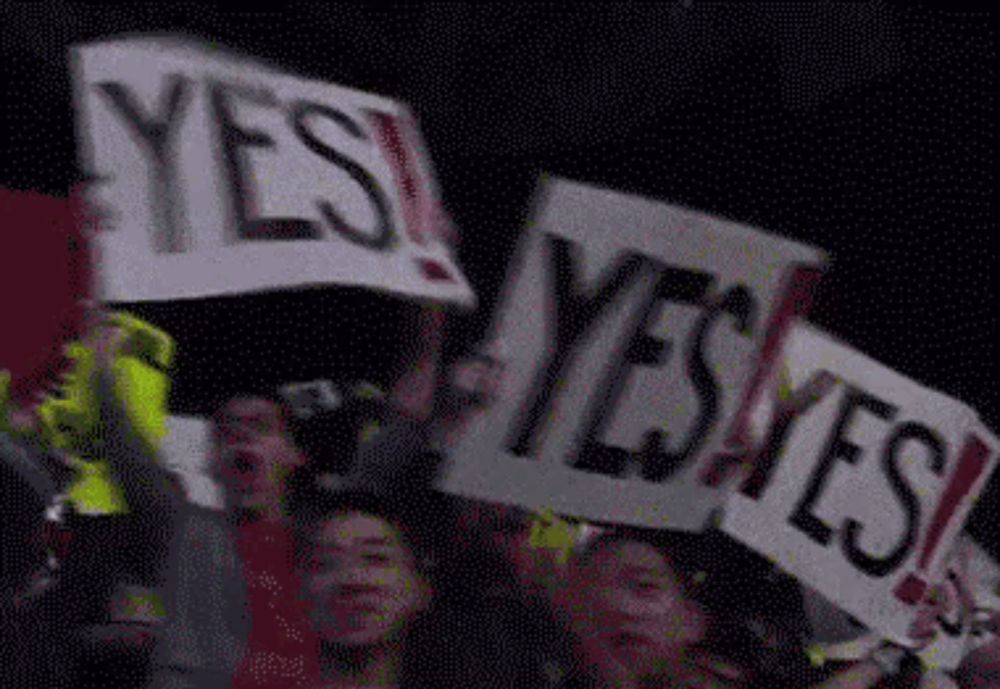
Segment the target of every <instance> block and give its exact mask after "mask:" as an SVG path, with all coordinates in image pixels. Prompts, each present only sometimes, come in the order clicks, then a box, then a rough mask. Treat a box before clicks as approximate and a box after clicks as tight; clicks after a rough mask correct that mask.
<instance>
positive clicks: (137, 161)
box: [73, 38, 474, 305]
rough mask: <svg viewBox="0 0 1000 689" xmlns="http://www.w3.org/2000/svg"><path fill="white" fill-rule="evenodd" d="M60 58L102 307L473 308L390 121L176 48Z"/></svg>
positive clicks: (267, 72)
mask: <svg viewBox="0 0 1000 689" xmlns="http://www.w3.org/2000/svg"><path fill="white" fill-rule="evenodd" d="M73 57H74V72H75V75H74V81H75V89H76V106H77V113H78V130H79V139H80V162H81V166H82V168H83V169H84V170H85V171H86V172H87V173H88V175H89V176H90V178H91V179H92V180H93V183H92V184H91V185H90V190H89V201H90V202H91V203H92V205H93V207H94V208H96V209H97V210H98V212H99V213H101V214H102V215H103V219H102V221H101V228H102V230H101V231H100V232H99V233H98V236H97V246H98V250H99V255H100V258H101V260H102V264H101V268H102V273H101V274H102V279H103V281H104V282H103V285H102V286H101V287H102V294H101V298H102V299H104V300H106V301H127V302H133V301H157V300H169V299H185V298H194V297H205V296H213V295H224V294H236V293H242V292H248V291H256V290H266V289H277V288H288V287H303V286H309V285H330V284H342V285H352V286H362V287H370V288H374V289H381V290H387V291H391V292H396V293H403V294H407V295H412V296H419V297H427V298H431V299H436V300H446V301H452V302H459V303H462V304H466V305H468V304H472V303H473V301H474V295H473V294H472V291H471V289H470V287H469V284H468V282H467V281H466V279H465V277H464V276H463V275H462V272H461V271H460V269H459V267H458V265H457V264H456V263H455V261H454V259H453V257H452V255H451V251H450V248H449V246H448V244H447V243H446V242H445V241H444V240H443V239H442V236H441V235H442V232H443V231H442V229H441V228H438V227H436V226H434V224H435V223H437V222H438V221H439V220H441V214H440V212H439V211H440V208H439V200H438V198H437V194H436V188H435V183H434V179H433V174H432V172H431V166H430V162H429V161H428V160H427V159H426V155H425V153H424V148H423V144H422V142H421V140H420V137H419V134H418V132H417V130H416V127H415V125H414V123H413V119H412V117H411V116H410V115H409V113H408V112H407V110H406V108H404V107H403V106H402V105H400V104H398V103H395V102H393V101H391V100H388V99H386V98H382V97H379V96H374V95H371V94H368V93H362V92H360V91H355V90H352V89H348V88H344V87H341V86H336V85H334V84H327V83H322V82H317V81H309V80H305V79H300V78H296V77H292V76H287V75H285V74H282V73H280V72H278V71H276V70H274V69H271V68H269V67H265V66H261V65H259V64H256V63H254V62H251V61H249V60H247V59H244V58H239V57H234V56H232V55H229V54H226V53H223V52H221V51H218V50H213V49H211V48H208V47H202V46H199V45H198V44H195V43H190V42H181V41H178V40H174V39H166V38H130V39H123V40H115V41H110V42H104V43H96V44H92V45H85V46H81V47H78V48H75V49H74V52H73ZM445 231H446V230H445Z"/></svg>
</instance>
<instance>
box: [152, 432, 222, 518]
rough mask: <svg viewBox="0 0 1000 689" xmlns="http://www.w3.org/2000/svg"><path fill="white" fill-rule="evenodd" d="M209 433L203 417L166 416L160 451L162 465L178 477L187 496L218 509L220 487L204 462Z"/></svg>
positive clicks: (202, 504)
mask: <svg viewBox="0 0 1000 689" xmlns="http://www.w3.org/2000/svg"><path fill="white" fill-rule="evenodd" d="M209 433H210V428H209V422H208V421H207V420H205V419H201V418H198V417H191V416H169V417H167V435H166V437H165V438H164V439H163V446H162V448H161V452H162V456H163V463H164V466H166V468H167V469H169V470H170V471H172V472H174V473H176V474H177V475H178V476H179V477H180V479H181V482H182V483H183V485H184V490H185V492H186V494H187V498H188V500H190V501H191V502H193V503H195V504H197V505H201V506H203V507H211V508H215V509H222V507H223V503H224V500H223V496H222V488H221V487H220V486H219V485H218V484H217V483H216V482H215V480H214V479H213V478H212V471H211V467H209V466H208V450H209Z"/></svg>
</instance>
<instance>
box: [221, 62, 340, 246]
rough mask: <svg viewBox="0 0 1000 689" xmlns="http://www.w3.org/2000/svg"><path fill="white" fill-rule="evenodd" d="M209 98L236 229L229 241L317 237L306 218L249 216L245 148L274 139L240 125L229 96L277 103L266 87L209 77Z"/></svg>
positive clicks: (263, 104)
mask: <svg viewBox="0 0 1000 689" xmlns="http://www.w3.org/2000/svg"><path fill="white" fill-rule="evenodd" d="M208 90H209V102H210V104H211V107H212V113H213V117H214V119H215V123H216V126H217V129H218V133H219V140H220V143H221V146H222V160H223V164H224V167H225V172H226V182H227V183H228V185H229V192H230V198H231V206H230V208H231V212H232V218H233V223H232V224H231V225H230V227H233V228H235V233H234V234H233V233H231V234H230V238H231V240H232V241H246V240H250V241H254V240H269V239H270V240H293V239H319V238H320V233H319V229H318V228H317V227H316V225H315V224H314V223H313V222H311V221H309V220H307V219H305V218H277V217H251V211H250V207H251V204H252V203H253V182H252V178H251V174H250V161H249V160H247V156H246V154H245V153H244V152H243V149H245V148H272V147H273V146H274V139H272V138H271V137H270V136H269V135H268V134H267V133H265V132H261V131H258V130H248V129H241V128H240V127H239V125H237V123H236V119H235V118H234V116H233V108H232V103H231V99H232V96H233V95H238V96H240V97H241V98H243V99H244V100H246V101H249V102H251V103H253V104H254V105H257V106H260V107H271V108H274V107H277V106H278V103H277V101H276V100H275V98H274V96H273V95H272V94H271V93H270V92H269V91H266V90H257V91H253V90H250V89H247V88H242V87H237V86H234V85H231V84H222V83H220V82H217V81H210V82H209V85H208Z"/></svg>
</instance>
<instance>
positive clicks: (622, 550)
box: [557, 529, 708, 689]
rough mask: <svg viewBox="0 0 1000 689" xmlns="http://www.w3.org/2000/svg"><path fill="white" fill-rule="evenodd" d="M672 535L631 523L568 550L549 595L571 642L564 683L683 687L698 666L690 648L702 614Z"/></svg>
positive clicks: (598, 688)
mask: <svg viewBox="0 0 1000 689" xmlns="http://www.w3.org/2000/svg"><path fill="white" fill-rule="evenodd" d="M672 536H673V535H662V536H661V535H659V534H658V535H657V538H658V539H659V540H661V541H667V540H677V544H676V545H677V547H675V546H674V544H671V545H670V546H669V547H664V546H665V543H656V541H655V540H653V539H652V538H651V537H650V536H649V535H646V534H641V533H640V532H638V531H634V530H626V529H622V530H617V531H613V532H607V533H604V534H601V535H599V536H598V537H597V538H596V539H594V541H593V542H592V543H590V544H589V546H588V547H586V548H585V549H584V550H583V552H581V553H579V554H578V555H576V556H575V558H574V561H573V563H572V565H571V566H570V569H569V572H568V576H567V581H566V586H565V588H564V589H563V590H562V591H560V592H559V593H558V594H557V600H558V604H559V609H560V611H561V612H563V613H564V614H565V616H566V617H565V619H566V622H567V624H568V628H569V631H570V633H571V635H572V637H573V639H574V641H575V646H576V664H575V667H574V668H573V669H572V670H571V672H570V675H569V679H568V682H567V684H566V685H565V686H566V687H567V689H582V688H587V689H611V688H614V689H638V688H639V687H647V686H657V685H656V684H655V682H675V683H678V685H679V686H685V685H680V684H679V683H680V682H686V681H688V680H692V679H694V678H695V677H696V675H697V674H698V673H699V669H698V665H697V663H696V660H697V659H696V657H695V655H694V653H693V652H692V651H693V649H695V647H696V645H697V644H698V643H699V642H701V641H703V640H704V638H705V636H706V633H707V626H708V619H707V614H706V612H705V610H704V609H703V608H702V607H701V606H700V605H699V604H697V603H696V602H695V601H694V600H693V598H692V596H691V595H690V584H691V582H690V580H689V579H688V576H687V573H686V572H685V571H684V569H683V568H682V567H681V566H679V564H678V558H679V552H680V550H681V545H680V539H673V538H672ZM668 553H673V554H672V555H671V554H668ZM662 686H670V684H665V685H662Z"/></svg>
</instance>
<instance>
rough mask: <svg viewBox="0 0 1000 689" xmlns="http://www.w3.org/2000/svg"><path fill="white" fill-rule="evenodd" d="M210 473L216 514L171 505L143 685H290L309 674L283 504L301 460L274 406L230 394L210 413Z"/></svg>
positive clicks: (309, 646) (307, 641)
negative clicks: (164, 569)
mask: <svg viewBox="0 0 1000 689" xmlns="http://www.w3.org/2000/svg"><path fill="white" fill-rule="evenodd" d="M211 438H212V440H211V450H210V456H209V466H210V470H211V471H212V473H213V476H214V478H216V479H217V480H218V481H219V483H220V484H221V485H222V486H223V493H224V497H223V505H224V507H223V509H222V510H221V511H219V510H212V509H208V508H205V507H201V506H198V505H194V504H192V503H188V502H186V501H185V502H184V503H183V504H178V505H176V506H175V510H176V511H177V513H178V517H177V518H176V520H175V533H174V541H173V543H172V546H171V553H172V557H171V559H172V566H171V571H170V573H169V576H168V579H169V583H168V587H167V592H166V610H167V620H166V623H165V625H164V629H163V632H162V635H161V638H160V639H159V641H158V643H157V647H156V651H155V654H154V672H153V678H152V680H151V683H150V687H154V688H156V689H159V688H161V687H163V688H166V687H224V686H233V687H269V686H274V687H279V686H280V687H294V686H298V685H299V684H301V683H303V682H305V681H307V679H308V678H310V677H312V676H313V675H314V674H315V663H316V662H317V660H316V653H315V647H314V644H313V643H312V640H311V638H310V636H309V634H308V631H307V630H308V624H307V622H306V620H305V617H304V615H305V613H304V611H303V610H302V609H301V607H299V606H297V604H296V592H297V590H298V582H297V579H296V574H295V571H294V565H293V547H292V546H293V542H292V534H291V531H290V524H289V522H288V520H287V515H286V511H285V505H284V501H285V498H286V488H287V485H288V483H289V481H290V479H291V477H292V475H293V473H294V471H295V470H296V469H297V468H299V467H301V466H303V465H304V464H305V457H304V456H303V455H302V454H301V453H300V452H299V451H298V450H297V449H296V448H295V446H294V444H293V443H292V441H291V440H290V439H289V437H288V435H287V433H286V415H285V411H284V409H283V407H282V405H281V403H280V401H279V400H276V399H268V398H266V397H262V396H259V395H258V396H253V395H237V396H234V397H233V398H231V399H230V400H229V401H228V402H227V403H226V404H224V405H223V406H222V407H221V408H220V410H219V411H218V412H217V414H216V415H215V417H214V419H213V426H212V432H211Z"/></svg>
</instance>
